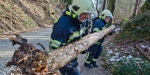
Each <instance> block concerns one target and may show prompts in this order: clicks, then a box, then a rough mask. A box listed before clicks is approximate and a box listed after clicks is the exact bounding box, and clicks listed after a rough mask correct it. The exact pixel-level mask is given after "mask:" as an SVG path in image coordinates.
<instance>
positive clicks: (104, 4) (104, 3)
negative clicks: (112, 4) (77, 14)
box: [102, 0, 106, 11]
mask: <svg viewBox="0 0 150 75" xmlns="http://www.w3.org/2000/svg"><path fill="white" fill-rule="evenodd" d="M105 6H106V0H104V2H103V8H102V11H103V10H104V9H105Z"/></svg>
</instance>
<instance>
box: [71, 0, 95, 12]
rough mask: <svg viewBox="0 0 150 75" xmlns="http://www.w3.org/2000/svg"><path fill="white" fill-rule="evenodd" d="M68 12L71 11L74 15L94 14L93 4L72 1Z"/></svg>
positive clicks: (89, 1) (91, 2)
mask: <svg viewBox="0 0 150 75" xmlns="http://www.w3.org/2000/svg"><path fill="white" fill-rule="evenodd" d="M69 10H70V11H73V12H74V13H75V14H76V15H80V14H81V13H94V12H95V9H94V4H93V1H92V0H73V2H72V5H70V6H69Z"/></svg>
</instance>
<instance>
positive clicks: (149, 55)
mask: <svg viewBox="0 0 150 75" xmlns="http://www.w3.org/2000/svg"><path fill="white" fill-rule="evenodd" d="M136 48H137V49H138V51H139V52H140V53H141V54H142V55H143V56H144V57H145V58H146V59H147V60H148V61H149V62H150V50H148V49H147V48H141V47H140V46H139V45H138V44H137V45H136Z"/></svg>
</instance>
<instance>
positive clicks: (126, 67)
mask: <svg viewBox="0 0 150 75" xmlns="http://www.w3.org/2000/svg"><path fill="white" fill-rule="evenodd" d="M149 8H150V1H149V0H146V2H145V3H144V5H143V6H142V8H141V9H140V12H139V13H138V14H137V15H135V16H132V17H130V18H129V19H124V20H123V21H122V22H121V23H118V24H117V25H116V26H117V27H121V29H122V30H121V31H120V32H119V33H117V34H115V35H113V36H114V38H111V39H110V38H109V39H107V42H105V44H104V47H105V50H106V51H105V50H104V52H103V54H102V56H101V59H102V61H104V63H103V64H102V65H103V66H104V67H105V68H107V69H109V70H110V72H111V73H112V74H113V75H149V74H150V63H149V62H150V9H149Z"/></svg>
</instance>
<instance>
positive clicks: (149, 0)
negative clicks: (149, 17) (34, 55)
mask: <svg viewBox="0 0 150 75" xmlns="http://www.w3.org/2000/svg"><path fill="white" fill-rule="evenodd" d="M147 10H150V0H146V1H145V3H144V5H143V6H142V8H141V12H146V11H147Z"/></svg>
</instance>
